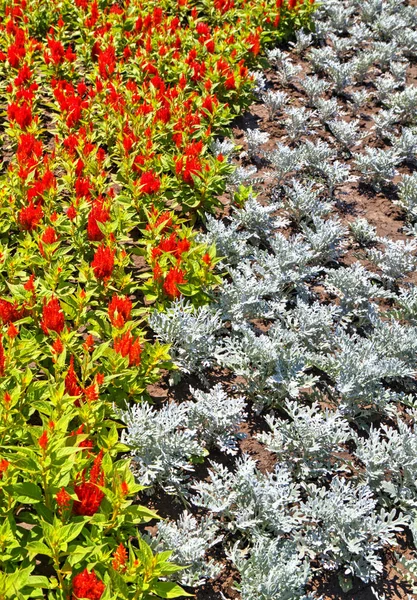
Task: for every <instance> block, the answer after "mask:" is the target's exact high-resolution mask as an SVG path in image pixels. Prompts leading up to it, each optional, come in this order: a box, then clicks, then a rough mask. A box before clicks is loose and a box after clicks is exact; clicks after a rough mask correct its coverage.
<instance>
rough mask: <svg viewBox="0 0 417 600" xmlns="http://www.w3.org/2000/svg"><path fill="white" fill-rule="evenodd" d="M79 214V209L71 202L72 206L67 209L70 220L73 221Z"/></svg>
mask: <svg viewBox="0 0 417 600" xmlns="http://www.w3.org/2000/svg"><path fill="white" fill-rule="evenodd" d="M76 216H77V211H76V210H75V206H74V205H73V204H71V206H70V207H69V208H68V209H67V217H68V219H69V220H70V221H73V220H74V219H75V217H76Z"/></svg>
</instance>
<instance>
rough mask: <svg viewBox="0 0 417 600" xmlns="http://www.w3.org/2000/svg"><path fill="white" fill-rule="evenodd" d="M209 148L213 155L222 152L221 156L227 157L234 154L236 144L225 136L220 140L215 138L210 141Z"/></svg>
mask: <svg viewBox="0 0 417 600" xmlns="http://www.w3.org/2000/svg"><path fill="white" fill-rule="evenodd" d="M210 150H211V152H212V153H213V154H214V156H218V155H219V154H222V155H223V156H227V157H229V156H231V155H232V154H234V152H235V150H236V144H235V143H234V142H233V141H232V140H229V139H228V138H225V139H224V140H222V141H220V140H219V139H217V140H213V141H212V142H210Z"/></svg>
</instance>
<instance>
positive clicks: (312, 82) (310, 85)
mask: <svg viewBox="0 0 417 600" xmlns="http://www.w3.org/2000/svg"><path fill="white" fill-rule="evenodd" d="M300 86H301V87H302V88H303V90H304V91H305V93H306V94H307V97H308V99H309V102H310V104H311V105H313V106H314V105H315V103H316V102H317V100H319V99H320V98H321V96H322V95H323V94H324V93H325V92H326V91H327V90H328V89H329V87H330V84H329V82H328V81H326V80H325V79H319V78H318V77H317V75H313V76H312V77H309V76H307V77H304V79H302V80H301V81H300Z"/></svg>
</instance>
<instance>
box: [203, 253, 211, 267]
mask: <svg viewBox="0 0 417 600" xmlns="http://www.w3.org/2000/svg"><path fill="white" fill-rule="evenodd" d="M202 261H203V262H205V263H206V265H209V264H210V263H211V258H210V254H209V253H208V252H206V253H205V254H204V256H203V258H202Z"/></svg>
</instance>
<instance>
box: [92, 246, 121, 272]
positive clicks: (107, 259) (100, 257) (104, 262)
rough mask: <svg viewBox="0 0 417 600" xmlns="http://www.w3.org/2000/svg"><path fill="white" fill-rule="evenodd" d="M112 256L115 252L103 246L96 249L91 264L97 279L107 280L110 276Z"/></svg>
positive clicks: (112, 265) (112, 264) (112, 266)
mask: <svg viewBox="0 0 417 600" xmlns="http://www.w3.org/2000/svg"><path fill="white" fill-rule="evenodd" d="M114 254H115V251H114V250H111V248H109V247H108V246H105V245H104V244H101V245H100V246H99V247H98V248H97V250H96V252H95V254H94V259H93V262H92V263H91V266H92V267H93V271H94V275H95V276H96V278H97V279H107V278H109V277H110V276H111V274H112V273H113V268H114Z"/></svg>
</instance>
